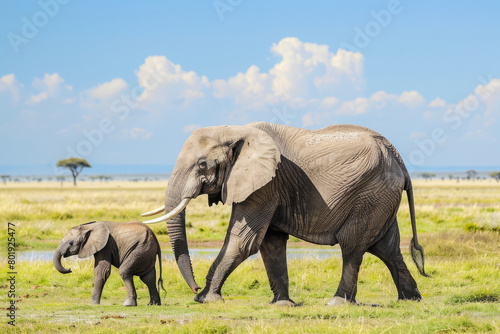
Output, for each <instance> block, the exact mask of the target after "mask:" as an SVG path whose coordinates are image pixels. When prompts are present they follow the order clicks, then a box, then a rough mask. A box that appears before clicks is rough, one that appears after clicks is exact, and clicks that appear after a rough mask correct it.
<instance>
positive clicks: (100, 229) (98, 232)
mask: <svg viewBox="0 0 500 334" xmlns="http://www.w3.org/2000/svg"><path fill="white" fill-rule="evenodd" d="M80 228H81V233H82V235H84V236H85V238H86V240H85V241H84V243H83V245H82V247H81V248H80V252H79V253H78V257H79V258H85V257H89V256H92V255H94V254H95V253H97V252H98V251H100V250H101V249H103V248H104V246H106V244H107V243H108V239H109V230H108V227H107V226H106V225H105V224H102V223H96V222H93V223H89V224H84V225H81V226H80Z"/></svg>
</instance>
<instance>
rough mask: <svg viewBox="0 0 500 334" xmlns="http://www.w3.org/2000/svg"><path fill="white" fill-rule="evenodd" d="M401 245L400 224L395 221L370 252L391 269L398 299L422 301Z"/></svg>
mask: <svg viewBox="0 0 500 334" xmlns="http://www.w3.org/2000/svg"><path fill="white" fill-rule="evenodd" d="M399 243H400V238H399V228H398V223H397V220H395V219H394V222H393V223H392V225H391V227H390V228H389V230H388V231H387V232H386V234H385V235H384V237H383V238H382V239H380V240H379V241H377V242H376V243H375V244H374V245H373V246H371V247H370V248H369V249H368V252H369V253H371V254H373V255H375V256H377V257H378V258H380V259H381V260H382V261H383V262H384V263H385V265H386V266H387V267H388V268H389V271H390V272H391V275H392V278H393V280H394V283H395V284H396V288H397V289H398V299H413V300H420V299H422V296H421V295H420V292H419V291H418V288H417V283H416V282H415V280H414V279H413V277H412V276H411V274H410V271H409V270H408V268H407V267H406V264H405V263H404V260H403V255H402V254H401V249H400V247H399Z"/></svg>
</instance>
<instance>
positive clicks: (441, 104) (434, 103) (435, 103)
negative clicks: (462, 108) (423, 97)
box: [428, 97, 446, 108]
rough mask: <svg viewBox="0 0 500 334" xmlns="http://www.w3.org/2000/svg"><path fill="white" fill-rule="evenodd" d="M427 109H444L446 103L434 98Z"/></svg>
mask: <svg viewBox="0 0 500 334" xmlns="http://www.w3.org/2000/svg"><path fill="white" fill-rule="evenodd" d="M428 106H429V107H441V108H444V107H446V101H445V100H443V99H441V98H439V97H436V98H435V99H434V100H432V101H431V102H430V103H429V104H428Z"/></svg>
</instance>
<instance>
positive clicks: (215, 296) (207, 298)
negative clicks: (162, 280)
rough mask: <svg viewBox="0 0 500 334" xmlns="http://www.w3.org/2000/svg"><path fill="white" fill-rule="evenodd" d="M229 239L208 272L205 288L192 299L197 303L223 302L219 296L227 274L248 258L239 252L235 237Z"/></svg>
mask: <svg viewBox="0 0 500 334" xmlns="http://www.w3.org/2000/svg"><path fill="white" fill-rule="evenodd" d="M229 239H230V240H229V241H227V238H226V242H225V243H224V246H223V247H222V249H221V251H220V253H219V255H218V256H217V258H216V259H215V261H214V263H212V266H211V267H210V270H209V271H208V274H207V284H206V286H205V288H204V289H203V290H202V291H201V292H200V293H198V294H197V295H196V296H195V297H194V300H195V301H197V302H198V303H212V302H217V301H224V299H223V298H222V295H221V289H222V285H223V284H224V282H225V281H226V279H227V277H228V276H229V274H231V273H232V272H233V270H234V269H235V268H236V267H237V266H238V265H239V264H240V263H241V262H243V261H244V260H245V259H246V258H247V257H248V256H249V255H246V254H243V253H242V252H241V251H240V249H239V247H238V244H239V242H238V240H237V238H236V237H231V238H229Z"/></svg>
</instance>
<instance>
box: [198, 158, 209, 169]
mask: <svg viewBox="0 0 500 334" xmlns="http://www.w3.org/2000/svg"><path fill="white" fill-rule="evenodd" d="M198 167H199V168H200V169H207V162H206V161H205V160H204V159H200V161H198Z"/></svg>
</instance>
